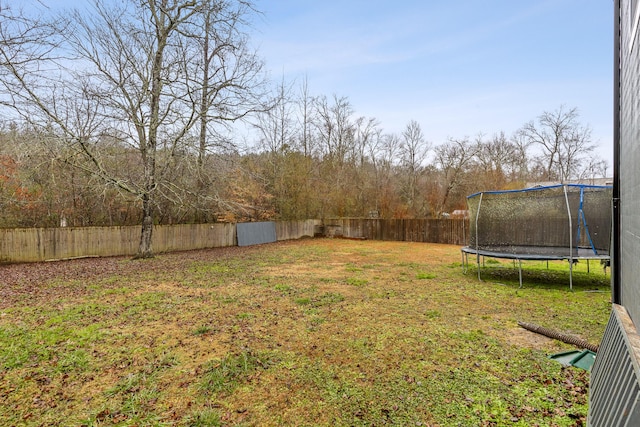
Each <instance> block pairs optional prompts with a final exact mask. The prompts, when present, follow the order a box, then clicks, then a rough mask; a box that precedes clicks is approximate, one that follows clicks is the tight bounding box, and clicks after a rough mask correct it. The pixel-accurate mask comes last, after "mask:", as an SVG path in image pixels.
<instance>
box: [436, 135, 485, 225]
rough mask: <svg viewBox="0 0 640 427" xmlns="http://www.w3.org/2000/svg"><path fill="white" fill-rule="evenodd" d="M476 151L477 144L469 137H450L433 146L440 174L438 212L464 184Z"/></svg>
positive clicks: (442, 210)
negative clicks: (440, 188) (442, 142)
mask: <svg viewBox="0 0 640 427" xmlns="http://www.w3.org/2000/svg"><path fill="white" fill-rule="evenodd" d="M477 153H478V144H474V143H471V141H469V138H463V139H455V138H450V139H449V141H447V142H446V143H444V144H441V145H438V146H437V147H436V148H435V163H436V166H437V167H438V168H439V170H440V173H441V174H442V178H441V179H442V182H441V185H442V192H441V197H440V202H439V209H438V213H439V214H441V213H442V212H444V211H445V209H447V208H449V207H450V206H449V202H450V199H451V196H452V194H453V193H454V192H455V191H457V190H459V189H461V188H462V187H463V186H464V184H466V180H467V178H468V173H469V171H470V170H471V165H472V163H473V162H474V161H475V159H476V155H477Z"/></svg>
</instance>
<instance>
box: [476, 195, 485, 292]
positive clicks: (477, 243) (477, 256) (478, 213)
mask: <svg viewBox="0 0 640 427" xmlns="http://www.w3.org/2000/svg"><path fill="white" fill-rule="evenodd" d="M483 195H484V193H480V200H479V201H478V210H477V211H476V268H477V269H478V280H482V279H481V278H480V243H479V242H478V218H479V217H480V207H481V206H482V196H483Z"/></svg>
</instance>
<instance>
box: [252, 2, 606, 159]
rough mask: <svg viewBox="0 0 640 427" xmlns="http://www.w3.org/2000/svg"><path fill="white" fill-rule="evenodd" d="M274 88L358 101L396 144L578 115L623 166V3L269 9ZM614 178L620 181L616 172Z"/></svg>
mask: <svg viewBox="0 0 640 427" xmlns="http://www.w3.org/2000/svg"><path fill="white" fill-rule="evenodd" d="M257 6H258V9H260V10H261V11H262V12H263V13H264V16H262V17H261V18H260V19H258V20H257V21H256V22H255V25H254V27H255V33H254V34H253V42H254V43H255V44H256V45H257V47H258V49H259V53H260V55H261V56H262V57H263V58H264V60H265V61H266V65H267V68H268V69H269V70H270V72H271V75H272V77H273V78H274V79H276V80H279V79H281V78H282V77H283V76H284V78H285V80H287V81H296V82H301V81H302V80H303V79H304V78H305V77H306V78H307V81H308V85H309V89H310V92H311V94H312V95H327V96H332V95H334V94H335V95H338V96H346V97H347V98H348V99H349V100H350V102H351V104H352V106H353V107H354V109H355V111H356V115H358V116H360V115H363V116H367V117H375V118H377V119H378V120H379V121H380V123H381V125H382V127H383V128H384V130H385V131H386V132H398V133H399V132H401V131H402V129H403V128H404V127H405V126H406V124H407V123H408V122H409V121H410V120H416V121H417V122H418V123H420V125H421V127H422V130H423V133H424V135H425V137H426V139H427V140H429V141H430V142H432V143H433V144H435V145H438V144H440V143H442V142H445V141H446V140H447V138H448V137H454V138H460V137H464V136H469V137H474V136H476V135H477V134H478V133H483V134H485V135H488V136H492V135H493V134H494V133H497V132H500V131H504V132H506V133H507V135H511V134H512V133H513V132H514V131H516V130H517V129H518V128H520V127H521V126H522V125H523V124H524V123H526V122H528V121H530V120H533V119H535V118H536V117H537V116H539V115H540V114H541V113H542V112H544V111H554V110H556V109H558V108H559V107H560V106H561V105H565V106H566V107H567V108H571V107H577V108H578V110H579V112H580V120H581V122H582V123H583V124H585V125H589V126H590V127H591V128H592V131H593V134H592V136H593V140H594V142H595V143H597V144H598V145H599V148H598V150H597V153H598V154H599V155H600V156H601V157H602V158H604V159H606V160H608V161H609V164H610V167H611V166H612V161H611V159H612V127H613V126H612V96H613V95H612V92H613V90H612V85H613V83H612V81H613V77H612V69H613V65H612V64H613V59H612V55H613V29H612V28H613V0H549V1H545V0H539V1H535V0H526V1H522V0H483V1H481V0H474V1H471V0H468V1H440V0H438V1H436V0H396V1H394V2H392V1H388V0H386V1H381V0H340V1H338V0H322V1H318V0H257ZM610 170H611V169H610Z"/></svg>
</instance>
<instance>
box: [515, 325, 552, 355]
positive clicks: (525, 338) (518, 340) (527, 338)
mask: <svg viewBox="0 0 640 427" xmlns="http://www.w3.org/2000/svg"><path fill="white" fill-rule="evenodd" d="M506 338H507V340H508V341H509V343H510V344H512V345H516V346H519V347H526V348H532V349H536V350H545V349H548V348H549V347H550V346H551V345H553V343H554V342H555V340H554V339H552V338H549V337H546V336H544V335H540V334H536V333H535V332H531V331H528V330H526V329H524V328H520V327H517V328H513V329H510V330H509V334H507V335H506Z"/></svg>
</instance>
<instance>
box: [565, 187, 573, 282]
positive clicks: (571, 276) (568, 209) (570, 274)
mask: <svg viewBox="0 0 640 427" xmlns="http://www.w3.org/2000/svg"><path fill="white" fill-rule="evenodd" d="M563 188H564V199H565V201H566V202H567V215H568V216H569V289H571V290H573V224H572V222H571V206H569V196H568V195H567V186H566V185H565V186H563Z"/></svg>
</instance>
